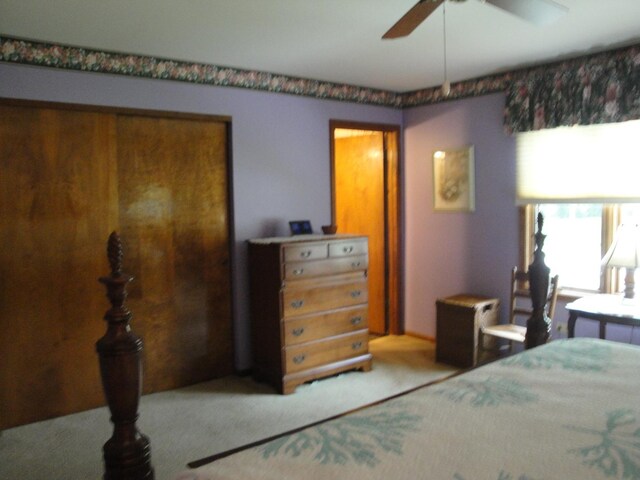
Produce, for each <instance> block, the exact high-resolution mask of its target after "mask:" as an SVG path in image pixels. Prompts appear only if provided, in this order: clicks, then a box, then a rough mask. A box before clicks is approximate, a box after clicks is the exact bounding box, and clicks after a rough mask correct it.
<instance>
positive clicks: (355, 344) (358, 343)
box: [351, 342, 362, 350]
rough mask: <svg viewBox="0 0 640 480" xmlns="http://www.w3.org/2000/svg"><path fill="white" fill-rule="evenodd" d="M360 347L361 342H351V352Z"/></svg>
mask: <svg viewBox="0 0 640 480" xmlns="http://www.w3.org/2000/svg"><path fill="white" fill-rule="evenodd" d="M360 347H362V342H353V343H352V344H351V348H352V349H353V350H358V349H359V348H360Z"/></svg>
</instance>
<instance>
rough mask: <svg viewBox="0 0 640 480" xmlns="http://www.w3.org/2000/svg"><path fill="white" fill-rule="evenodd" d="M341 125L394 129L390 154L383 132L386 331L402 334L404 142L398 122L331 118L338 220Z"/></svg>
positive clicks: (333, 200) (333, 213)
mask: <svg viewBox="0 0 640 480" xmlns="http://www.w3.org/2000/svg"><path fill="white" fill-rule="evenodd" d="M338 128H344V129H351V130H369V131H374V132H382V133H383V134H388V133H395V135H396V149H395V152H393V154H392V155H388V154H387V151H388V148H387V136H386V135H383V138H384V141H383V150H384V170H385V172H384V184H385V199H384V203H385V291H386V297H387V298H386V301H385V316H386V320H385V324H386V333H387V334H391V335H401V334H403V333H404V302H403V299H404V297H403V295H401V292H402V291H403V278H404V262H403V261H402V259H403V258H404V256H403V252H404V248H403V247H404V237H403V234H402V233H403V232H404V228H403V223H404V222H403V219H404V216H403V202H402V198H403V197H404V196H403V188H402V187H403V185H404V181H403V169H402V162H401V161H400V159H401V158H402V156H401V153H402V145H401V143H402V142H401V139H400V133H401V128H400V126H399V125H389V124H380V123H366V122H353V121H344V120H330V121H329V143H330V156H331V220H332V222H333V223H335V221H336V192H335V182H336V178H335V161H336V159H335V144H334V142H335V130H336V129H338Z"/></svg>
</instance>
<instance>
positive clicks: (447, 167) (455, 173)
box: [433, 145, 475, 212]
mask: <svg viewBox="0 0 640 480" xmlns="http://www.w3.org/2000/svg"><path fill="white" fill-rule="evenodd" d="M433 208H434V210H436V211H444V212H456V211H457V212H473V211H474V210H475V163H474V152H473V145H468V146H465V147H462V148H456V149H448V150H436V151H435V152H434V153H433Z"/></svg>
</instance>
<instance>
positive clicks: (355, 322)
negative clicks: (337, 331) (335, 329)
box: [351, 317, 362, 325]
mask: <svg viewBox="0 0 640 480" xmlns="http://www.w3.org/2000/svg"><path fill="white" fill-rule="evenodd" d="M360 322H362V317H353V318H352V319H351V325H358V324H359V323H360Z"/></svg>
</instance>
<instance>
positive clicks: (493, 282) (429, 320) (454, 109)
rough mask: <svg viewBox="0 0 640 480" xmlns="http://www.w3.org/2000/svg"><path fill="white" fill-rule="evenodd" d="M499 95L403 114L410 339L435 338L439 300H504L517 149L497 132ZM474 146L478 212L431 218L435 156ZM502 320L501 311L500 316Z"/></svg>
mask: <svg viewBox="0 0 640 480" xmlns="http://www.w3.org/2000/svg"><path fill="white" fill-rule="evenodd" d="M503 107H504V95H502V94H495V95H487V96H483V97H478V98H471V99H465V100H460V101H451V102H446V103H441V104H438V105H431V106H426V107H417V108H413V109H409V110H406V111H405V114H404V128H405V135H404V146H405V178H406V184H405V189H406V205H405V208H406V240H405V242H406V247H405V248H406V257H405V260H406V265H405V269H406V278H405V322H406V330H407V332H412V333H417V334H420V335H424V336H428V337H435V335H436V319H435V315H436V310H435V302H436V299H438V298H442V297H447V296H450V295H454V294H457V293H474V294H480V295H486V296H491V297H497V298H500V299H501V301H502V303H503V305H506V302H507V299H508V298H509V282H510V281H509V278H510V270H511V268H512V267H513V266H514V265H517V262H518V210H517V207H516V206H515V196H514V195H515V194H514V192H515V165H514V156H515V142H514V140H513V138H511V137H509V136H507V135H506V134H505V133H504V132H503V129H502V111H503ZM464 145H473V146H474V150H475V182H476V209H475V211H474V212H465V213H462V212H455V213H442V212H434V210H433V163H432V155H433V152H434V151H436V150H441V149H446V148H458V147H461V146H464ZM502 313H503V318H504V319H506V307H503V308H502Z"/></svg>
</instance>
